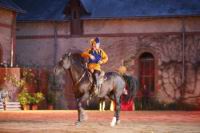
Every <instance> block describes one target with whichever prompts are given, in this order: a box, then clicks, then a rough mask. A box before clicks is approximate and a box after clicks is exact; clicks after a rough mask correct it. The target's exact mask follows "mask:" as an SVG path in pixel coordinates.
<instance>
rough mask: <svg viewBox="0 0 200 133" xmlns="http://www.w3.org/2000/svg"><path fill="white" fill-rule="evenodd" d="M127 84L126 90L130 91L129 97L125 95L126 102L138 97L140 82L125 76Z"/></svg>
mask: <svg viewBox="0 0 200 133" xmlns="http://www.w3.org/2000/svg"><path fill="white" fill-rule="evenodd" d="M123 77H124V79H125V82H126V87H127V88H126V89H127V91H128V93H127V95H125V99H124V100H125V101H129V100H132V99H133V98H135V96H136V95H137V90H138V88H139V85H138V80H137V79H136V78H135V77H132V76H127V75H125V76H123Z"/></svg>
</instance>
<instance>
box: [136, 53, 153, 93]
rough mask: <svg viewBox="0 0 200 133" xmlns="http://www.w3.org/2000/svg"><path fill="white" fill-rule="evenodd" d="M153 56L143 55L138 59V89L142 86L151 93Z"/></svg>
mask: <svg viewBox="0 0 200 133" xmlns="http://www.w3.org/2000/svg"><path fill="white" fill-rule="evenodd" d="M154 64H155V61H154V56H153V55H152V54H151V53H147V52H145V53H143V54H142V55H141V56H140V57H139V77H140V88H143V87H144V86H145V87H146V88H147V89H148V90H149V91H151V92H153V91H154V77H155V70H154V67H155V66H154Z"/></svg>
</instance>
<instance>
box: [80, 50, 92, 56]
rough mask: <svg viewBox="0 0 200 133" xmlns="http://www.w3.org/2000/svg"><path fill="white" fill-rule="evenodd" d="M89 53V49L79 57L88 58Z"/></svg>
mask: <svg viewBox="0 0 200 133" xmlns="http://www.w3.org/2000/svg"><path fill="white" fill-rule="evenodd" d="M89 51H90V49H87V50H86V51H85V52H83V53H82V54H81V56H82V57H83V58H90V54H89Z"/></svg>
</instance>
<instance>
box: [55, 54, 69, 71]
mask: <svg viewBox="0 0 200 133" xmlns="http://www.w3.org/2000/svg"><path fill="white" fill-rule="evenodd" d="M70 66H71V53H70V52H69V53H66V54H64V55H63V57H62V58H61V60H60V61H59V62H58V64H57V65H56V67H55V68H54V72H55V74H60V73H61V72H63V71H64V70H67V69H69V68H70Z"/></svg>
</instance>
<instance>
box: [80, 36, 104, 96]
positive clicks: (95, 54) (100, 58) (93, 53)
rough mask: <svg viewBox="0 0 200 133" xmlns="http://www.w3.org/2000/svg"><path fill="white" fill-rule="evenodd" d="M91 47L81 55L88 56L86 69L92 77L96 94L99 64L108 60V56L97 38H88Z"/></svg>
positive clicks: (99, 71)
mask: <svg viewBox="0 0 200 133" xmlns="http://www.w3.org/2000/svg"><path fill="white" fill-rule="evenodd" d="M90 44H91V48H89V49H88V50H86V51H85V52H83V53H82V57H84V58H88V59H89V62H88V69H89V71H90V72H91V73H92V77H93V91H94V93H95V94H96V95H97V94H99V92H100V84H99V75H100V74H101V64H105V63H106V62H107V61H108V56H107V54H106V53H105V52H104V50H103V49H101V48H100V41H99V38H97V37H96V38H93V39H91V40H90Z"/></svg>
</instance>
